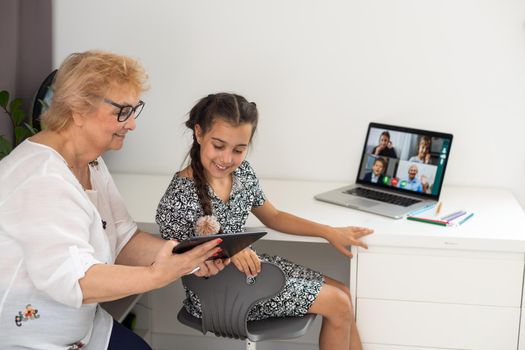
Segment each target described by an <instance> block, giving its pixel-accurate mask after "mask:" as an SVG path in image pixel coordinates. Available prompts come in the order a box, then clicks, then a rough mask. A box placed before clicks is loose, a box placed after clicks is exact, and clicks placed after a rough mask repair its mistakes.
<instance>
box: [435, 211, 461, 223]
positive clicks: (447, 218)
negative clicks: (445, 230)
mask: <svg viewBox="0 0 525 350" xmlns="http://www.w3.org/2000/svg"><path fill="white" fill-rule="evenodd" d="M466 213H467V212H466V211H464V210H460V211H456V212H454V213H452V214H448V215H445V216H443V217H442V218H441V220H445V221H452V220H454V219H457V218H459V217H460V216H462V215H465V214H466Z"/></svg>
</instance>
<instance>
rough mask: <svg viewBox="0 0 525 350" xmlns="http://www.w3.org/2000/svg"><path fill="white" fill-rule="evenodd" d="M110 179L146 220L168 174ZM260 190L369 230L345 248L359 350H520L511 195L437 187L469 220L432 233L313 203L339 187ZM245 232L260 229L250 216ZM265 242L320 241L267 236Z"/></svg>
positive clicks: (268, 183)
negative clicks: (361, 241)
mask: <svg viewBox="0 0 525 350" xmlns="http://www.w3.org/2000/svg"><path fill="white" fill-rule="evenodd" d="M113 176H114V179H115V182H116V184H117V186H118V187H119V189H120V191H121V193H122V196H123V198H124V200H125V201H126V203H127V205H128V209H129V211H130V213H131V215H132V217H133V218H134V219H135V220H136V221H137V222H144V223H152V222H154V221H155V211H156V207H157V204H158V202H159V200H160V198H161V197H162V195H163V194H164V191H165V190H166V188H167V186H168V184H169V182H170V180H171V176H152V175H130V174H114V175H113ZM261 184H262V188H263V190H264V192H265V193H266V194H267V196H268V198H269V199H270V200H271V201H272V203H273V204H274V205H275V206H276V207H277V208H279V209H281V210H285V211H289V212H291V213H293V214H296V215H299V216H302V217H305V218H308V219H311V220H315V221H318V222H321V223H325V224H329V225H332V226H346V225H356V226H367V227H371V228H373V229H374V230H375V233H374V234H373V235H371V236H369V237H367V238H366V240H365V241H366V242H367V243H368V244H369V246H370V249H369V250H367V251H365V250H362V249H354V255H355V256H354V259H352V260H351V266H350V273H351V278H350V289H351V291H352V295H353V297H354V305H355V307H356V317H357V322H358V326H359V328H360V331H361V335H362V339H363V342H364V343H365V349H366V350H387V349H388V350H405V349H408V348H409V349H410V350H421V349H434V350H436V349H486V350H496V349H497V350H505V349H513V350H515V349H522V350H523V349H525V336H524V334H525V331H523V329H524V328H525V323H523V322H524V317H525V316H524V317H522V315H521V307H522V302H523V300H522V291H523V273H524V264H525V214H524V213H523V210H522V209H521V207H520V206H519V204H518V202H517V201H516V200H515V198H514V197H513V196H512V194H511V193H510V192H508V191H506V190H499V189H486V188H465V187H449V188H445V189H444V191H443V195H442V201H443V203H444V206H443V212H444V213H447V212H449V211H453V210H458V209H466V210H469V211H473V212H475V216H474V217H473V218H472V219H471V220H469V221H468V222H467V223H465V224H464V225H462V226H459V227H440V226H434V225H428V224H423V223H418V222H410V221H407V220H392V219H389V218H383V217H380V216H377V215H373V214H367V213H364V212H360V211H356V210H351V209H347V208H343V207H338V206H335V205H331V204H327V203H323V202H319V201H316V200H314V199H313V196H314V195H315V194H317V193H320V192H323V191H326V190H329V189H332V188H335V187H337V186H340V185H344V184H341V183H333V182H303V181H284V180H269V179H268V180H266V179H263V180H261ZM247 226H248V227H258V226H262V225H261V223H260V222H259V221H258V220H257V219H256V218H254V217H253V216H252V217H250V218H249V220H248V223H247ZM265 239H266V240H268V241H288V242H318V243H323V242H325V241H324V240H322V239H318V238H308V237H297V236H292V235H284V234H282V233H279V232H273V231H270V233H269V234H268V235H267V236H266V237H265ZM520 325H522V326H521V327H520ZM520 329H521V331H520ZM518 339H520V341H519V347H518Z"/></svg>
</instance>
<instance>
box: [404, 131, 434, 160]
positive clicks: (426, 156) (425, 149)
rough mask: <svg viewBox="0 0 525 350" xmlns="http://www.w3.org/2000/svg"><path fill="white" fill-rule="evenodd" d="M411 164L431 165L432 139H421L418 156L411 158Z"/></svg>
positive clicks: (426, 137) (423, 137)
mask: <svg viewBox="0 0 525 350" xmlns="http://www.w3.org/2000/svg"><path fill="white" fill-rule="evenodd" d="M408 161H409V162H414V163H424V164H429V163H430V137H428V136H421V138H420V139H419V147H418V153H417V155H415V156H413V157H410V159H409V160H408Z"/></svg>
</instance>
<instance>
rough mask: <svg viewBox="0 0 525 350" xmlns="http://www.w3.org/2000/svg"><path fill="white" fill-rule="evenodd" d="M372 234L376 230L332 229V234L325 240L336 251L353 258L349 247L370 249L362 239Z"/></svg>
mask: <svg viewBox="0 0 525 350" xmlns="http://www.w3.org/2000/svg"><path fill="white" fill-rule="evenodd" d="M372 232H374V230H372V229H369V228H366V227H356V226H347V227H331V231H330V233H329V234H328V235H327V236H326V237H324V238H326V240H327V241H328V242H330V244H332V245H333V246H334V247H335V249H337V250H338V251H340V252H341V253H343V254H344V255H346V256H347V257H349V258H351V257H352V256H353V255H352V253H351V252H350V250H349V249H348V248H347V247H348V246H352V245H355V246H359V247H362V248H365V249H368V246H367V245H366V244H365V243H364V242H362V241H361V237H364V236H367V235H369V234H371V233H372Z"/></svg>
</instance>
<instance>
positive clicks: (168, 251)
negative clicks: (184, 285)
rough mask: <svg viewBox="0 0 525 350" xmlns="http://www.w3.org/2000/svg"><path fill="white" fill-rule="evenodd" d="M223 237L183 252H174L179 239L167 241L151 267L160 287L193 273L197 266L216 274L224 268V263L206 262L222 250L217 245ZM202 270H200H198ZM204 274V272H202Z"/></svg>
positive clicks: (206, 271)
mask: <svg viewBox="0 0 525 350" xmlns="http://www.w3.org/2000/svg"><path fill="white" fill-rule="evenodd" d="M221 242H222V239H220V238H218V239H214V240H211V241H209V242H206V243H203V244H199V245H198V246H196V247H195V248H193V249H191V250H189V251H187V252H185V253H183V254H173V252H172V251H173V248H174V247H175V246H176V245H177V244H178V242H177V241H175V240H172V241H167V242H166V243H164V245H163V246H162V248H161V249H160V251H159V252H158V254H157V256H156V257H155V261H154V262H153V264H151V266H150V269H151V270H152V272H153V276H154V278H155V279H156V280H157V283H158V288H160V287H164V286H166V285H168V284H169V283H171V282H173V281H175V280H176V279H178V278H180V277H182V276H184V275H187V274H189V273H191V272H192V271H193V270H195V268H196V267H197V266H199V267H200V269H202V270H204V273H208V272H210V273H212V274H215V273H217V272H219V271H220V270H222V268H224V266H223V265H224V264H223V263H222V264H214V263H213V262H211V263H210V264H206V260H207V259H208V258H209V257H211V256H213V255H214V254H217V253H218V252H220V250H221V248H219V247H217V245H218V244H219V243H221ZM213 265H215V266H213ZM198 272H200V270H199V271H198ZM202 275H204V274H202Z"/></svg>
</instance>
